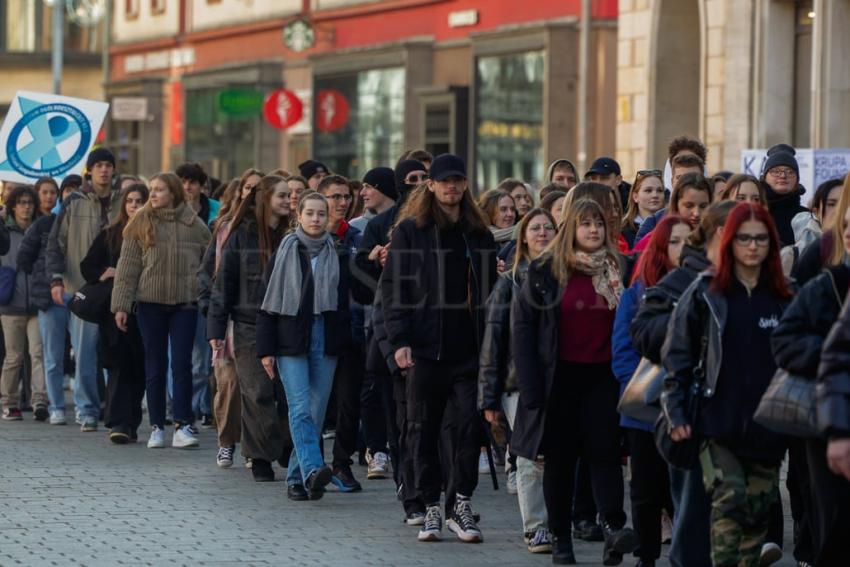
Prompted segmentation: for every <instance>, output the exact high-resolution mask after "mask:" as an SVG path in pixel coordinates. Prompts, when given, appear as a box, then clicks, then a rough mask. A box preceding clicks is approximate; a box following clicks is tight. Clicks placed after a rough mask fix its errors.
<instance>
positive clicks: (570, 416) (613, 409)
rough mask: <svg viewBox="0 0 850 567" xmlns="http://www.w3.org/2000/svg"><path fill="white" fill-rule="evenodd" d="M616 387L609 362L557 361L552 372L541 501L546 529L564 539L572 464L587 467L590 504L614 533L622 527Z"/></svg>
mask: <svg viewBox="0 0 850 567" xmlns="http://www.w3.org/2000/svg"><path fill="white" fill-rule="evenodd" d="M619 395H620V389H619V384H618V383H617V381H616V379H615V378H614V376H613V374H612V373H611V365H610V363H603V364H579V363H570V362H561V363H559V364H558V369H557V370H556V375H555V383H554V384H553V386H552V391H551V394H550V399H549V400H548V407H550V408H557V411H549V412H547V414H546V420H545V424H544V432H543V451H544V456H545V466H544V470H543V496H544V499H545V500H546V510H547V513H548V514H549V529H550V531H551V532H552V533H553V534H555V535H556V536H558V537H568V536H569V535H570V528H571V524H572V507H573V506H572V504H573V491H574V487H575V470H576V462H577V460H578V458H579V457H582V458H583V459H586V460H587V463H588V465H589V466H590V477H591V484H592V486H593V499H594V500H595V501H596V507H597V509H598V510H599V514H600V515H601V517H602V519H603V520H604V521H606V522H608V523H609V524H610V525H611V526H612V527H614V528H621V527H623V526H624V525H625V523H626V513H625V512H624V511H623V499H624V497H625V495H624V492H625V489H624V486H623V473H622V470H621V466H620V431H619V414H617V401H618V399H619Z"/></svg>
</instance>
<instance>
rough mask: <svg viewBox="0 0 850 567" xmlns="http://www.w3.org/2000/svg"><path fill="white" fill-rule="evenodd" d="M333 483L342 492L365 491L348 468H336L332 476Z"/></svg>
mask: <svg viewBox="0 0 850 567" xmlns="http://www.w3.org/2000/svg"><path fill="white" fill-rule="evenodd" d="M331 482H332V483H334V484H335V485H336V487H337V488H339V491H340V492H358V491H360V490H363V487H362V486H360V483H359V482H357V479H356V478H354V474H353V473H352V472H351V469H350V468H348V467H335V468H334V470H333V476H331Z"/></svg>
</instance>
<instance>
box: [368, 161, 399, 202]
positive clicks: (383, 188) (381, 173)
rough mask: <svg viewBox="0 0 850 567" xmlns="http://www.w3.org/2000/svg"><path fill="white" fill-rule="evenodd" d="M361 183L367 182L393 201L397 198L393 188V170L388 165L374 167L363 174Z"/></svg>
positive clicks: (396, 192)
mask: <svg viewBox="0 0 850 567" xmlns="http://www.w3.org/2000/svg"><path fill="white" fill-rule="evenodd" d="M363 183H368V184H369V185H371V186H372V187H374V188H375V189H377V190H378V191H380V192H381V193H383V194H384V195H386V196H387V197H389V198H390V199H392V200H393V201H397V200H398V191H397V190H396V188H395V172H393V170H392V169H390V168H389V167H375V168H373V169H370V170H369V171H367V172H366V175H364V176H363Z"/></svg>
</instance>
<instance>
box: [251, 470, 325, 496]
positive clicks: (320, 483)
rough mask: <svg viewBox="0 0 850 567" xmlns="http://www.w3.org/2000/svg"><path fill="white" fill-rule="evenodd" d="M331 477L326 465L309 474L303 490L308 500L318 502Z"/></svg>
mask: <svg viewBox="0 0 850 567" xmlns="http://www.w3.org/2000/svg"><path fill="white" fill-rule="evenodd" d="M254 462H255V463H256V461H254ZM254 466H256V465H254ZM331 476H333V475H332V473H331V468H330V467H329V466H328V465H322V466H321V467H319V468H318V469H316V470H314V471H313V472H311V473H310V476H308V477H307V479H306V480H305V481H304V488H306V489H307V494H308V495H309V496H310V500H320V499H321V498H322V496H324V495H325V486H327V485H328V483H329V482H330V481H331Z"/></svg>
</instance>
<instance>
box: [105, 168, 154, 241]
mask: <svg viewBox="0 0 850 567" xmlns="http://www.w3.org/2000/svg"><path fill="white" fill-rule="evenodd" d="M132 193H138V194H139V195H141V196H142V205H144V204H145V203H147V202H148V187H147V185H145V184H144V183H133V184H132V185H130V186H129V187H127V188H126V189H124V191H122V192H121V208H120V209H118V216H117V217H115V220H114V221H112V223H111V224H110V225H109V226H107V227H106V246H107V248H109V251H110V252H111V253H112V254H117V253H118V252H119V251H120V250H121V244H122V243H123V242H124V237H123V233H124V227H126V226H127V223H128V222H130V217H129V216H128V215H127V200H128V199H129V198H130V195H131V194H132ZM136 212H138V211H136Z"/></svg>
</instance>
